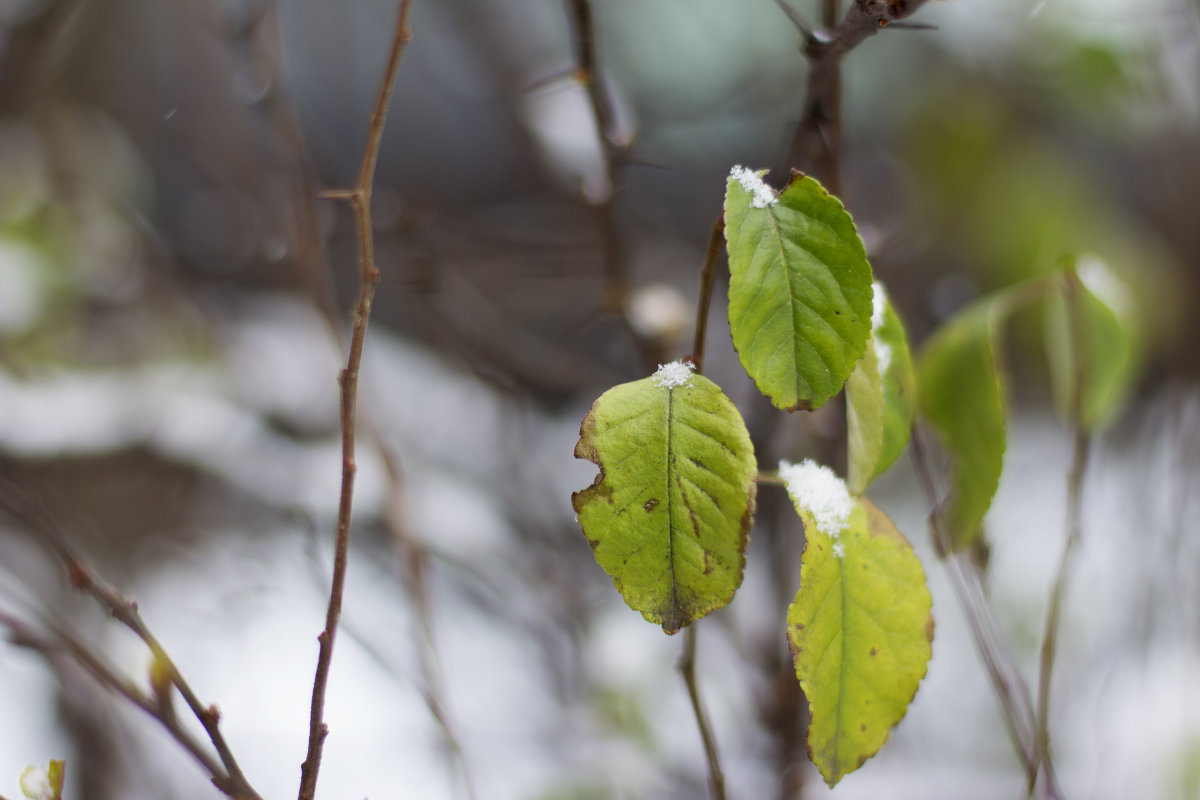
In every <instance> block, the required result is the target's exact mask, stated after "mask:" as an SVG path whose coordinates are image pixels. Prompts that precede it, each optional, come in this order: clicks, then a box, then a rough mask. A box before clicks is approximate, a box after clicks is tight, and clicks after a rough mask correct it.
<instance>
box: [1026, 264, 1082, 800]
mask: <svg viewBox="0 0 1200 800" xmlns="http://www.w3.org/2000/svg"><path fill="white" fill-rule="evenodd" d="M1065 283H1066V285H1065V287H1064V288H1065V295H1066V296H1065V298H1064V299H1065V302H1066V306H1067V318H1068V333H1067V336H1068V339H1069V347H1070V352H1071V354H1072V356H1073V375H1072V376H1071V397H1070V403H1069V407H1070V417H1071V426H1072V427H1073V428H1074V431H1075V433H1074V442H1073V444H1072V448H1071V466H1070V469H1069V471H1068V473H1067V518H1066V527H1067V541H1066V544H1065V546H1064V547H1063V552H1062V558H1061V559H1060V561H1059V563H1058V574H1057V576H1056V577H1055V579H1054V588H1053V590H1052V591H1051V594H1050V605H1049V608H1048V609H1047V611H1046V630H1045V633H1044V635H1043V637H1042V650H1041V658H1040V661H1039V668H1038V689H1037V732H1036V738H1035V747H1034V759H1033V763H1032V764H1031V765H1030V767H1029V770H1028V773H1027V776H1026V777H1027V782H1026V786H1025V791H1026V794H1027V795H1028V796H1030V797H1032V796H1033V790H1034V787H1035V786H1036V784H1037V777H1038V771H1039V768H1040V767H1041V765H1042V764H1048V763H1049V759H1050V686H1051V683H1052V681H1053V678H1054V658H1055V655H1056V653H1057V649H1058V629H1059V622H1060V620H1061V617H1062V604H1063V598H1064V597H1065V595H1066V589H1067V572H1068V568H1069V567H1070V563H1071V557H1072V554H1073V553H1074V550H1075V548H1076V546H1077V545H1078V544H1079V540H1080V539H1081V538H1082V535H1083V531H1082V517H1083V511H1082V509H1083V486H1084V478H1085V476H1086V474H1087V464H1088V455H1089V453H1090V451H1091V445H1092V437H1091V433H1090V432H1089V431H1088V429H1087V427H1086V426H1085V425H1084V424H1083V420H1082V414H1083V382H1084V380H1085V379H1086V377H1087V367H1088V365H1087V363H1086V357H1085V350H1084V346H1083V344H1084V336H1085V335H1084V331H1083V324H1084V321H1083V314H1082V313H1081V309H1080V307H1079V304H1080V302H1081V299H1082V298H1081V296H1080V292H1079V289H1080V286H1079V276H1078V275H1077V274H1076V273H1075V271H1074V269H1071V270H1069V271H1068V272H1067V274H1066V275H1065Z"/></svg>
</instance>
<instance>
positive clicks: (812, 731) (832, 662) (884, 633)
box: [787, 498, 933, 787]
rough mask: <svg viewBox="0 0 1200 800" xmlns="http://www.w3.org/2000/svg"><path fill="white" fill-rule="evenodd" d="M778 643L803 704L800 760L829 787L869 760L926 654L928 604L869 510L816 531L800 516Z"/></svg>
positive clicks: (887, 526) (917, 570) (903, 706)
mask: <svg viewBox="0 0 1200 800" xmlns="http://www.w3.org/2000/svg"><path fill="white" fill-rule="evenodd" d="M797 510H798V511H799V512H800V515H801V517H802V518H803V519H804V529H805V534H806V537H807V545H806V546H805V549H804V555H803V557H802V558H801V562H800V591H799V592H797V593H796V599H795V601H794V602H793V603H792V605H791V606H790V607H789V608H788V615H787V634H788V643H789V644H790V646H791V648H792V653H793V654H794V657H795V666H796V677H797V678H798V679H799V680H800V685H801V687H802V688H803V689H804V694H805V696H806V697H807V698H808V703H809V709H810V711H811V712H812V719H811V721H810V723H809V728H808V752H809V757H810V758H811V759H812V761H813V763H814V764H816V765H817V768H818V769H819V770H820V771H821V776H822V777H823V778H824V779H825V782H826V783H827V784H829V786H830V787H832V786H834V785H835V784H837V782H838V781H840V780H841V779H842V777H843V776H845V775H846V774H847V773H849V772H853V771H854V770H856V769H858V768H859V767H860V766H862V764H863V762H864V761H866V760H867V759H868V758H870V757H871V756H873V755H875V754H876V753H877V752H879V748H881V747H882V746H883V744H884V742H886V741H887V738H888V734H889V732H890V731H891V729H892V727H894V726H895V725H896V723H898V722H899V721H900V720H901V719H902V718H903V717H904V715H905V713H906V712H907V711H908V706H909V704H910V703H911V702H912V699H913V697H914V696H915V695H916V692H917V686H918V685H919V684H920V682H921V679H922V678H923V677H924V676H925V671H926V667H927V664H928V662H929V658H930V655H931V654H932V648H931V642H932V641H933V617H932V616H931V614H930V609H931V607H932V599H931V598H930V595H929V590H928V589H927V588H926V586H925V572H924V570H923V569H922V568H921V562H920V561H919V560H918V559H917V557H916V555H915V554H914V553H913V550H912V546H911V545H910V544H909V543H908V541H907V540H906V539H905V538H904V537H903V536H902V535H901V534H900V532H899V531H897V530H896V527H895V526H894V525H893V524H892V521H891V520H890V519H888V518H887V516H886V515H885V514H884V513H883V512H882V511H880V510H879V509H877V508H876V507H875V506H874V505H872V504H871V503H870V501H868V500H866V499H865V498H859V499H858V500H857V503H856V505H855V507H854V509H853V511H851V513H850V516H849V519H848V521H847V522H846V525H845V527H844V528H843V529H842V530H840V531H836V530H835V531H831V530H823V529H822V528H821V527H820V526H819V525H818V524H817V521H816V519H815V518H814V517H813V515H812V514H810V513H809V512H808V511H807V510H806V509H804V508H803V507H801V506H800V505H799V504H798V505H797Z"/></svg>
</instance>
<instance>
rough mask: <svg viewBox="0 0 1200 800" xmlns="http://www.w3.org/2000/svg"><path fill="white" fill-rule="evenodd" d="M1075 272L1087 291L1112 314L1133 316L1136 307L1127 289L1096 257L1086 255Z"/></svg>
mask: <svg viewBox="0 0 1200 800" xmlns="http://www.w3.org/2000/svg"><path fill="white" fill-rule="evenodd" d="M1075 270H1076V272H1077V273H1078V274H1079V280H1081V281H1082V282H1083V285H1084V286H1086V287H1087V290H1088V291H1089V292H1091V293H1092V294H1093V295H1095V296H1096V297H1097V298H1098V299H1099V300H1100V302H1102V303H1104V304H1105V305H1106V306H1108V307H1109V308H1111V309H1112V310H1113V313H1114V314H1116V315H1117V316H1118V317H1125V318H1128V317H1130V316H1131V315H1132V314H1133V312H1134V309H1135V307H1136V306H1135V304H1134V301H1133V298H1132V297H1131V296H1130V293H1129V287H1127V286H1126V285H1125V283H1124V281H1122V280H1121V279H1120V278H1118V277H1117V276H1116V275H1115V274H1113V271H1112V268H1110V267H1109V266H1108V264H1105V263H1104V261H1102V260H1101V259H1100V258H1098V257H1096V256H1093V255H1088V256H1084V257H1082V258H1080V259H1079V262H1078V264H1077V265H1076V267H1075Z"/></svg>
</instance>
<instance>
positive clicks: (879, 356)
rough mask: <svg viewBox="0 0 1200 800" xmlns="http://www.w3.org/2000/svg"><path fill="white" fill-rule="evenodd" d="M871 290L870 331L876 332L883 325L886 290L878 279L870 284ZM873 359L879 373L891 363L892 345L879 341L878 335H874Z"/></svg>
mask: <svg viewBox="0 0 1200 800" xmlns="http://www.w3.org/2000/svg"><path fill="white" fill-rule="evenodd" d="M871 291H872V292H873V294H872V295H871V332H872V333H873V334H878V333H879V329H880V328H882V327H883V315H884V312H885V311H886V310H887V292H885V291H884V289H883V284H882V283H880V282H879V281H875V282H874V283H872V284H871ZM875 360H876V362H878V367H879V374H880V375H883V374H884V373H886V372H887V370H888V367H890V366H891V364H892V346H891V345H889V344H886V343H884V342H881V341H879V336H878V335H876V336H875Z"/></svg>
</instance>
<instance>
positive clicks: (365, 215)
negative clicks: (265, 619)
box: [298, 0, 413, 800]
mask: <svg viewBox="0 0 1200 800" xmlns="http://www.w3.org/2000/svg"><path fill="white" fill-rule="evenodd" d="M412 5H413V0H400V8H399V11H398V12H397V14H396V28H395V33H394V34H393V36H392V46H391V51H390V53H389V55H388V62H387V67H386V69H385V70H384V77H383V81H382V85H381V86H380V88H379V93H378V95H377V97H376V99H375V105H374V107H373V108H372V110H371V120H370V123H369V125H368V128H367V141H366V145H365V146H364V148H363V157H362V163H361V165H360V167H359V172H358V182H357V184H356V185H355V186H354V187H353V188H352V189H350V190H346V191H335V192H334V193H333V194H331V195H330V196H336V197H340V198H343V199H346V200H347V201H348V202H349V203H350V205H351V208H352V209H353V211H354V219H355V223H356V228H357V231H358V246H359V268H360V277H359V293H358V300H357V302H356V303H355V306H354V312H353V329H352V332H351V335H350V348H349V354H348V355H347V358H346V367H345V369H343V370H342V373H341V375H340V376H339V379H338V383H339V384H340V386H341V429H342V485H341V491H340V495H339V499H338V515H337V536H336V541H335V544H334V559H333V580H332V585H331V588H330V592H329V606H328V609H327V610H326V614H325V629H324V630H323V631H322V632H321V634H320V636H318V637H317V641H318V642H319V645H320V650H319V653H318V655H317V669H316V675H315V677H314V678H313V691H312V705H311V708H310V712H309V731H308V752H307V754H306V755H305V758H304V763H303V764H301V767H300V791H299V795H298V796H299V800H312V798H313V797H314V795H315V794H316V789H317V776H318V773H319V772H320V769H321V755H322V753H323V751H324V746H325V737H326V736H328V734H329V728H328V726H327V725H326V724H325V720H324V717H325V691H326V687H327V685H328V683H329V670H330V666H331V664H332V662H333V645H334V640H335V639H336V637H337V627H338V620H339V618H340V617H341V612H342V596H343V594H344V592H345V585H346V568H347V565H348V560H349V549H350V520H351V516H352V510H353V505H354V479H355V474H356V472H357V464H356V462H355V437H354V434H355V424H356V410H357V400H358V375H359V367H360V365H361V364H362V354H363V347H364V344H365V342H366V335H367V323H368V321H369V320H370V317H371V304H372V301H373V300H374V297H375V286H376V284H378V282H379V269H378V267H377V266H376V264H375V244H374V236H373V230H372V225H371V189H372V185H373V183H374V180H375V167H376V164H377V162H378V160H379V149H380V146H381V143H382V141H383V129H384V123H385V122H386V120H387V112H388V107H389V105H390V103H391V98H392V90H393V89H394V88H395V85H396V75H397V72H398V70H399V66H400V59H401V57H402V56H403V54H404V49H405V47H406V46H407V44H408V42H409V40H410V39H412V29H411V27H410V26H409V17H410V15H411V13H412Z"/></svg>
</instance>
